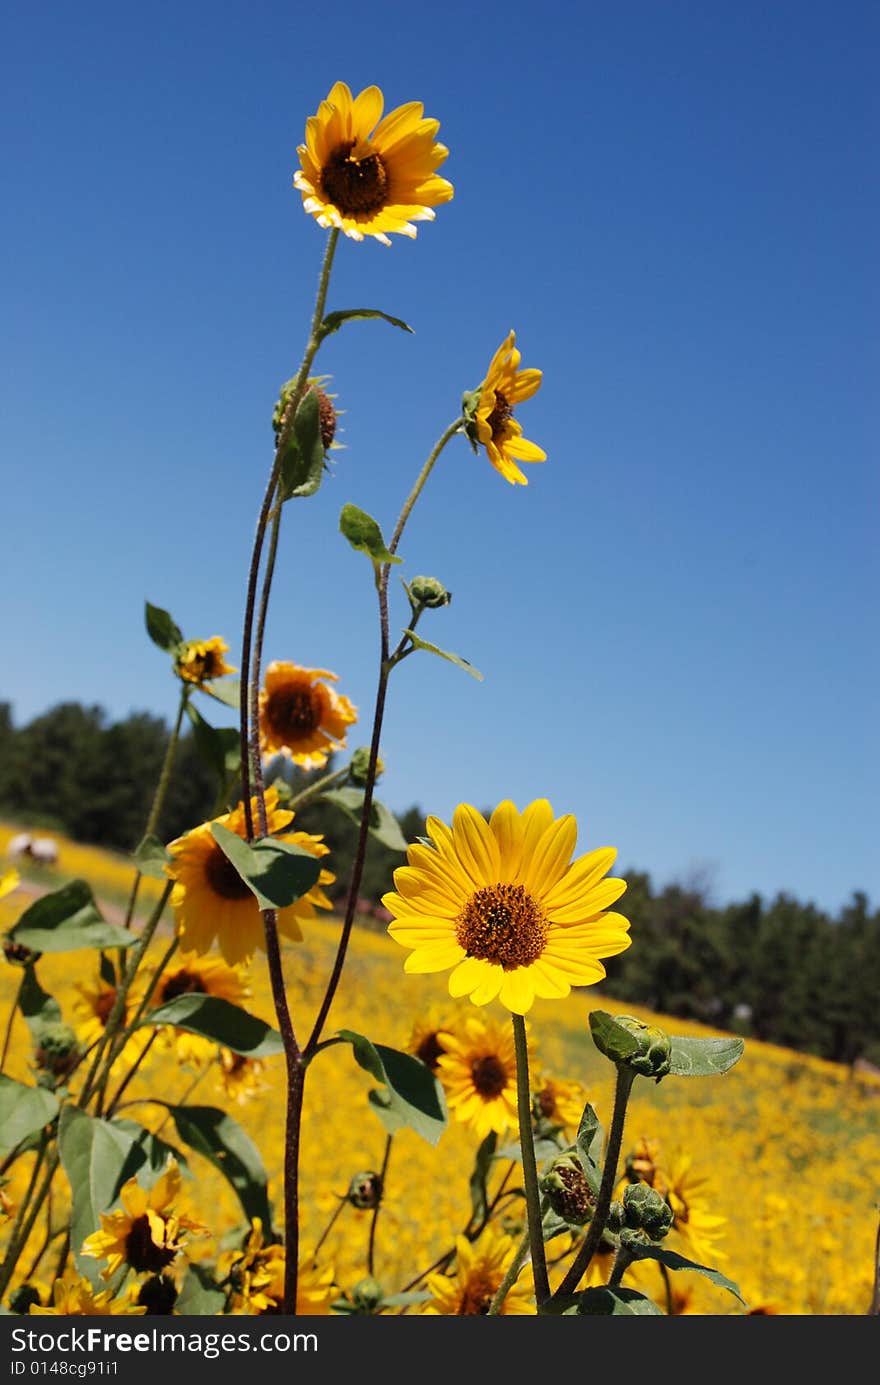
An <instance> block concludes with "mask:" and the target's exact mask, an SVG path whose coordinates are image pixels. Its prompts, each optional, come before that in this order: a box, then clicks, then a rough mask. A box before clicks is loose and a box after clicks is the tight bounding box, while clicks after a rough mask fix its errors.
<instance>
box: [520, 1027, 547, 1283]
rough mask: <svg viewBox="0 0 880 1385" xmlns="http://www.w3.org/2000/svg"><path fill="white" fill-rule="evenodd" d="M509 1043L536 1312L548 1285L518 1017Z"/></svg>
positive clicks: (524, 1045)
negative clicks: (513, 1062)
mask: <svg viewBox="0 0 880 1385" xmlns="http://www.w3.org/2000/svg"><path fill="white" fill-rule="evenodd" d="M513 1040H514V1044H515V1047H516V1109H517V1114H518V1115H519V1143H520V1149H521V1150H522V1161H523V1184H524V1185H525V1190H526V1210H527V1213H528V1223H529V1245H530V1247H531V1252H532V1272H533V1273H534V1276H535V1297H536V1299H537V1302H538V1307H539V1308H540V1306H541V1304H542V1303H544V1301H545V1300H546V1299H547V1298H549V1297H550V1283H549V1280H548V1278H547V1260H546V1257H545V1255H544V1233H543V1229H542V1226H541V1194H540V1190H539V1188H538V1166H537V1163H536V1162H535V1140H534V1136H533V1134H532V1098H531V1091H530V1088H529V1046H528V1041H527V1039H526V1022H525V1020H524V1019H523V1017H522V1015H514V1016H513Z"/></svg>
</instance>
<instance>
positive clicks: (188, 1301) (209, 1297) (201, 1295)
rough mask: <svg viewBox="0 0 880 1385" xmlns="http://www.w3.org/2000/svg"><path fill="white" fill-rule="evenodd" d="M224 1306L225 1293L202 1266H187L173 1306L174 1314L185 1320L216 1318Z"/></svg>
mask: <svg viewBox="0 0 880 1385" xmlns="http://www.w3.org/2000/svg"><path fill="white" fill-rule="evenodd" d="M225 1306H226V1291H225V1290H224V1289H221V1288H219V1287H218V1285H217V1283H216V1281H215V1280H214V1279H213V1278H212V1276H211V1275H210V1274H209V1272H208V1271H207V1270H206V1269H205V1268H204V1267H203V1266H202V1265H187V1267H186V1274H185V1275H184V1276H183V1283H182V1285H181V1286H180V1293H179V1294H178V1295H177V1300H176V1302H175V1304H174V1312H175V1314H177V1313H179V1314H181V1316H183V1317H185V1318H209V1317H210V1318H216V1317H218V1316H219V1315H220V1314H222V1312H223V1310H224V1308H225Z"/></svg>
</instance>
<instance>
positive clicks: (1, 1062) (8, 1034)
mask: <svg viewBox="0 0 880 1385" xmlns="http://www.w3.org/2000/svg"><path fill="white" fill-rule="evenodd" d="M24 978H25V973H24V972H22V973H21V980H20V981H19V983H18V989H17V990H16V992H15V998H14V999H13V1002H12V1005H11V1007H10V1010H9V1019H8V1020H7V1021H6V1031H5V1033H4V1035H3V1054H2V1056H0V1072H2V1071H3V1069H4V1068H5V1066H6V1057H7V1054H8V1053H9V1041H10V1039H11V1038H12V1028H13V1025H14V1024H15V1015H16V1011H17V1010H18V1002H19V1000H20V999H21V989H22V986H23V985H24Z"/></svg>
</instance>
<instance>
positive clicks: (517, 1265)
mask: <svg viewBox="0 0 880 1385" xmlns="http://www.w3.org/2000/svg"><path fill="white" fill-rule="evenodd" d="M530 1236H531V1228H529V1229H528V1230H526V1231H525V1232H524V1233H523V1238H522V1240H521V1241H520V1243H519V1245H518V1246H517V1248H516V1251H515V1252H514V1256H513V1259H512V1260H511V1262H510V1264H509V1265H508V1266H507V1271H506V1273H505V1275H504V1278H503V1279H502V1281H501V1283H500V1284H499V1285H498V1288H497V1289H496V1291H495V1297H494V1298H493V1299H492V1302H491V1303H490V1304H489V1316H490V1317H494V1316H495V1315H496V1314H498V1313H500V1312H501V1305H502V1304H503V1303H504V1300H505V1299H506V1298H507V1295H508V1294H509V1293H510V1291H511V1289H512V1288H513V1286H514V1284H515V1283H516V1281H517V1278H518V1276H519V1272H520V1270H521V1269H522V1267H523V1265H524V1264H525V1261H526V1257H527V1255H528V1253H529V1238H530Z"/></svg>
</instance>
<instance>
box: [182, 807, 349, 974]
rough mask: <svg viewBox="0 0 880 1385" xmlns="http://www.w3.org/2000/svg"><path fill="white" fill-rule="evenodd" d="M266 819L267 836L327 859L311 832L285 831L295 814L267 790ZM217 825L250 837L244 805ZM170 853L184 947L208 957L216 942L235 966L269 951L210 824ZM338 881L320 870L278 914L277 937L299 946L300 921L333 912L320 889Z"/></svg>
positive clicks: (251, 903)
mask: <svg viewBox="0 0 880 1385" xmlns="http://www.w3.org/2000/svg"><path fill="white" fill-rule="evenodd" d="M252 811H253V814H254V817H256V812H257V806H256V799H253V800H252ZM266 818H267V825H268V829H269V835H270V836H272V837H275V838H277V840H278V841H281V842H292V843H293V844H294V845H295V846H300V847H302V848H303V849H304V850H305V851H308V852H309V853H310V854H311V855H312V856H317V857H320V856H326V855H328V853H329V847H326V846H325V845H324V843H323V841H322V840H321V838H320V837H314V836H312V835H311V834H310V833H309V832H287V831H285V828H287V827H288V826H289V825H290V823H291V822H292V821H293V813H291V812H290V811H288V810H287V809H280V808H279V807H278V791H277V789H275V788H269V789H267V790H266ZM213 821H214V822H219V823H221V824H222V825H223V826H224V827H226V828H228V829H229V831H230V832H237V833H238V835H239V836H240V837H242V838H245V837H246V828H245V819H244V804H243V803H239V805H238V807H237V808H235V809H233V811H232V812H231V813H224V814H223V815H222V816H221V817H219V818H214V819H213ZM168 850H169V852H170V853H171V855H172V857H173V860H172V861H171V863H170V865H167V866H166V867H165V870H166V873H167V874H168V876H169V877H170V878H171V879H172V880H173V881H174V882H175V883H174V889H173V890H172V892H171V905H172V908H173V909H174V914H175V918H176V920H177V926H178V928H179V930H180V940H181V943H182V944H183V946H184V948H187V949H191V950H192V951H194V952H200V953H203V952H207V951H208V950H209V949H210V947H211V945H212V943H213V942H214V940H215V939H216V940H217V942H218V943H219V945H220V951H221V952H222V953H223V956H224V958H225V959H226V961H227V962H228V963H229V965H230V966H231V967H234V966H237V965H238V964H240V963H241V962H244V961H246V960H247V959H248V958H249V957H251V956H252V955H253V953H254V952H255V950H256V949H257V948H258V947H259V948H262V949H263V951H265V948H266V935H265V931H264V928H263V916H262V914H261V913H260V906H259V905H258V903H257V901H256V899H255V898H254V896H253V894H251V891H250V890H249V889H248V887H247V885H246V884H245V883H244V881H243V880H242V879H241V877H240V876H239V874H238V873H237V871H236V870H235V867H234V866H233V865H232V864H231V863H230V861H229V860H228V859H227V857H226V856H224V854H223V852H222V851H221V850H220V847H219V846H218V845H217V843H216V841H215V840H214V836H213V833H212V832H211V823H210V822H203V823H202V824H201V826H200V827H194V828H193V830H192V831H191V832H187V833H186V834H185V835H184V836H182V837H178V838H177V840H176V841H173V842H170V843H169V846H168ZM334 879H335V876H334V875H332V874H331V872H330V871H328V870H322V871H321V874H320V875H319V876H318V883H317V884H316V885H313V886H312V888H311V889H310V890H309V891H308V892H307V893H306V894H304V895H303V896H302V898H301V899H298V900H296V901H295V902H294V903H293V904H289V905H288V906H287V907H286V908H284V909H278V910H277V913H276V917H277V921H278V932H279V933H280V934H281V935H282V936H283V937H285V938H290V939H292V940H293V941H294V942H300V941H301V940H302V933H301V931H300V924H301V923H302V921H303V920H304V919H312V918H314V917H315V909H316V908H318V909H330V908H331V907H332V905H331V903H330V900H329V899H328V898H327V896H326V895H325V893H324V891H323V889H322V886H324V885H329V884H332V882H333V880H334Z"/></svg>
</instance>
